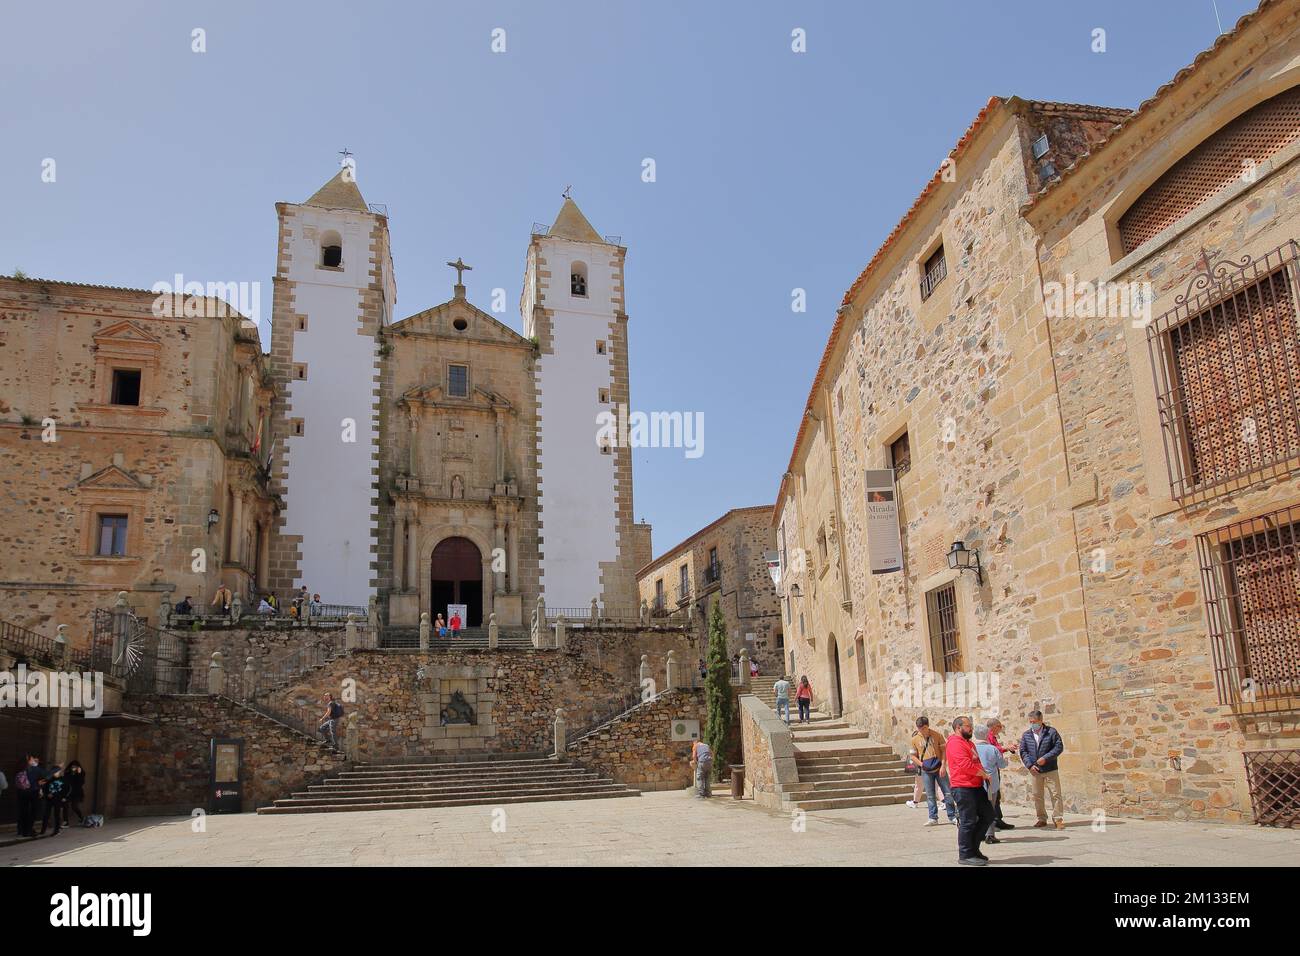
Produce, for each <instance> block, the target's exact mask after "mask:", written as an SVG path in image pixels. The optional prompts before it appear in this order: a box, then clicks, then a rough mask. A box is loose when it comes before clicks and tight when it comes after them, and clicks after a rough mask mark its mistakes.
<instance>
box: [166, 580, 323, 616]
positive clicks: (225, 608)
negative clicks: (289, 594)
mask: <svg viewBox="0 0 1300 956" xmlns="http://www.w3.org/2000/svg"><path fill="white" fill-rule="evenodd" d="M234 600H235V596H234V594H233V593H232V592H231V590H230V588H228V587H226V586H225V585H224V584H223V585H221V586H220V587H219V588H217V593H216V594H215V595H213V597H212V607H215V608H218V609H220V612H221V614H222V615H229V614H230V609H231V606H232V605H233V604H234ZM322 608H323V605H322V604H321V600H320V595H319V594H311V593H310V592H309V591H308V590H307V585H305V584H304V585H303V586H302V587H301V588H299V589H298V592H297V593H296V594H295V595H294V597H293V600H292V601H290V602H289V607H288V609H287V610H284V609H282V607H281V603H280V597H279V595H278V594H276V593H275V592H274V591H270V592H268V593H267V594H264V595H262V597H261V598H260V599H258V601H257V608H256V610H257V613H258V614H261V615H264V616H265V617H279V616H280V615H281V613H284V614H285V615H286V616H287V617H288V618H290V619H291V620H294V621H297V620H300V619H302V618H305V617H308V616H311V617H315V616H316V615H318V614H320V613H321V610H322ZM172 610H173V613H175V614H178V615H181V616H186V617H188V616H190V615H193V613H194V602H193V600H192V599H191V598H190V595H188V594H187V595H185V597H184V598H183V599H182V600H181V601H180V603H178V604H177V605H176V607H175V608H173V609H172Z"/></svg>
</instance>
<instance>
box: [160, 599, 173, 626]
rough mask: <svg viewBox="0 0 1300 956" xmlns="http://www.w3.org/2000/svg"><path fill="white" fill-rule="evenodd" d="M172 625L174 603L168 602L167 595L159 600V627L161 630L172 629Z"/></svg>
mask: <svg viewBox="0 0 1300 956" xmlns="http://www.w3.org/2000/svg"><path fill="white" fill-rule="evenodd" d="M171 623H172V602H171V601H169V600H167V595H165V594H164V595H163V596H162V597H160V598H159V599H158V626H159V627H161V628H166V627H171Z"/></svg>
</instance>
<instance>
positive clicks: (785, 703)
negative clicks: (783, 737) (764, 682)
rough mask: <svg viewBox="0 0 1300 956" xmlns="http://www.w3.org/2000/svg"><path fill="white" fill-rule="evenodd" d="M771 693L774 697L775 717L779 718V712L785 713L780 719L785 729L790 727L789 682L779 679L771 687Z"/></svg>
mask: <svg viewBox="0 0 1300 956" xmlns="http://www.w3.org/2000/svg"><path fill="white" fill-rule="evenodd" d="M772 693H773V694H775V695H776V715H777V716H778V717H781V716H782V715H781V712H782V711H785V716H784V717H782V719H783V720H784V721H785V725H786V726H787V727H789V726H790V681H789V680H788V679H787V678H785V677H781V678H778V679H777V682H776V683H775V684H773V685H772Z"/></svg>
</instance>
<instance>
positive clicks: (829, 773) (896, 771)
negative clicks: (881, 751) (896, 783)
mask: <svg viewBox="0 0 1300 956" xmlns="http://www.w3.org/2000/svg"><path fill="white" fill-rule="evenodd" d="M798 769H799V781H800V782H801V783H816V782H820V781H823V780H825V781H833V780H899V779H906V780H909V781H910V780H911V779H912V774H910V773H908V772H907V771H905V770H903V769H902V768H901V767H899V768H893V767H884V766H882V767H880V768H878V769H872V770H858V769H854V770H843V771H838V770H807V769H805V768H803V767H799V768H798Z"/></svg>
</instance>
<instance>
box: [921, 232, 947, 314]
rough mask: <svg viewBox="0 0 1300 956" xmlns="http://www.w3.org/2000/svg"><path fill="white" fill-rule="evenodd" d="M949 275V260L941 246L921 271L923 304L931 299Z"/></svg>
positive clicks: (927, 260) (926, 261)
mask: <svg viewBox="0 0 1300 956" xmlns="http://www.w3.org/2000/svg"><path fill="white" fill-rule="evenodd" d="M947 275H948V260H947V259H945V258H944V257H943V246H940V247H939V248H938V249H936V250H935V251H934V252H933V253H932V254H931V255H930V258H928V259H926V260H925V266H924V267H922V269H921V301H922V302H924V301H925V300H926V299H928V298H930V295H931V293H933V292H934V289H935V286H937V285H938V284H939V283H940V282H942V281H943V280H944V278H945V277H946V276H947Z"/></svg>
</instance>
